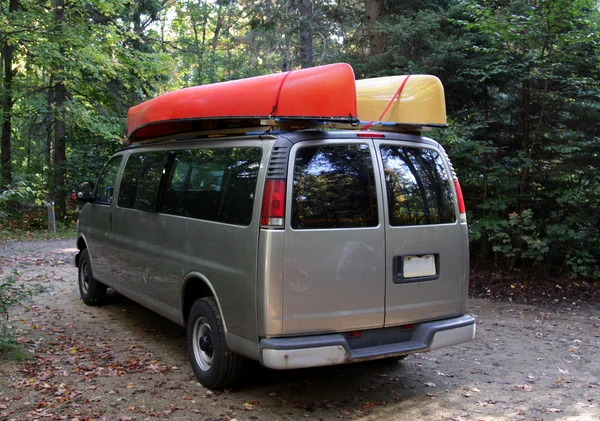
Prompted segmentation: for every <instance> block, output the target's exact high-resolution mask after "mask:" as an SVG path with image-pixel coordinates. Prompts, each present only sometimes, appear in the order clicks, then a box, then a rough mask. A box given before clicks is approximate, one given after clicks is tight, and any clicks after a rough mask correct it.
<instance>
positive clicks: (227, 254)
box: [112, 141, 265, 343]
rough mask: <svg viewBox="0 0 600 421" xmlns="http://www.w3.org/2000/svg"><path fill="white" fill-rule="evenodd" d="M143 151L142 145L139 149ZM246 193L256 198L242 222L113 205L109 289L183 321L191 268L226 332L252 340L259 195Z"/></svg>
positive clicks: (175, 147)
mask: <svg viewBox="0 0 600 421" xmlns="http://www.w3.org/2000/svg"><path fill="white" fill-rule="evenodd" d="M263 144H264V142H259V141H256V142H248V141H246V142H227V143H226V142H222V141H221V142H219V143H218V144H216V143H209V142H206V143H204V144H203V145H202V147H203V148H228V147H232V148H233V147H255V148H256V147H262V146H263ZM169 146H170V147H169V150H175V151H176V150H179V149H184V150H186V149H198V148H197V147H196V148H193V147H190V146H187V145H185V144H184V143H182V144H178V145H173V146H171V145H169ZM155 149H158V150H161V149H160V148H159V147H156V148H155ZM147 150H148V151H152V150H153V148H147ZM162 150H164V148H163V149H162ZM145 151H146V148H144V150H142V151H141V152H142V153H143V152H145ZM264 159H265V157H264V154H263V160H264ZM261 162H262V161H261ZM263 167H264V166H263V165H261V169H260V170H259V173H258V181H257V186H259V185H260V183H261V181H260V180H264V169H263ZM257 191H258V188H257ZM253 196H257V198H256V200H254V201H253V203H252V220H251V221H250V224H249V225H248V226H244V225H234V224H229V223H222V222H215V221H209V220H204V219H197V218H191V217H186V216H178V215H171V214H167V213H156V212H145V211H139V210H135V209H126V208H119V207H118V206H117V208H116V209H115V214H114V227H113V233H112V234H113V237H112V238H113V244H114V245H115V249H118V250H119V251H120V253H119V256H118V258H117V259H116V260H117V261H116V262H115V263H116V265H115V267H117V268H118V269H117V271H116V272H115V273H114V277H115V289H116V290H118V291H119V292H121V293H123V294H124V295H127V296H128V297H130V298H132V299H133V300H135V301H138V302H139V303H141V304H142V305H144V306H146V307H148V308H150V309H152V310H154V311H156V312H158V313H160V314H162V315H164V316H166V317H168V318H170V319H171V320H174V321H176V322H178V323H180V324H183V323H184V320H183V317H182V316H183V303H182V300H181V297H182V290H181V288H182V287H183V280H184V279H186V278H187V275H188V274H189V273H192V272H193V273H198V274H200V275H201V276H202V277H204V278H205V279H207V280H208V282H210V284H211V285H212V287H213V288H214V291H215V293H216V295H217V299H218V302H219V305H220V307H221V312H222V314H223V320H224V322H225V327H226V329H227V332H228V333H230V334H233V335H236V336H237V337H239V338H245V339H248V340H250V341H253V342H255V343H256V342H257V340H258V328H257V323H256V320H257V315H256V299H255V297H256V274H257V270H256V261H257V255H258V250H257V246H258V231H259V217H260V197H259V196H260V195H257V194H256V192H255V193H254V194H253ZM240 206H241V205H240ZM240 341H241V339H240ZM240 341H238V342H240Z"/></svg>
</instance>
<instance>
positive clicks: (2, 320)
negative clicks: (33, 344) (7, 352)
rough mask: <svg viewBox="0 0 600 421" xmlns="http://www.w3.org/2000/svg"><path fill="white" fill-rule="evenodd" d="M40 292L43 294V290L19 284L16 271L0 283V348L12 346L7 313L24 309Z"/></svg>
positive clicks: (11, 333)
mask: <svg viewBox="0 0 600 421" xmlns="http://www.w3.org/2000/svg"><path fill="white" fill-rule="evenodd" d="M41 292H45V288H43V287H41V286H38V287H30V286H27V285H25V284H24V283H22V282H20V274H19V273H18V272H16V271H15V272H13V273H12V275H9V276H7V277H6V278H5V279H4V280H1V281H0V347H2V346H5V345H7V344H14V331H13V328H12V327H11V326H10V325H9V324H8V323H7V322H8V321H9V311H10V310H11V309H12V308H13V307H16V306H21V307H24V308H25V304H26V303H27V302H29V301H31V299H32V297H33V295H34V294H37V293H41Z"/></svg>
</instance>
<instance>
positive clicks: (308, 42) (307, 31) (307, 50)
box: [298, 0, 314, 68]
mask: <svg viewBox="0 0 600 421" xmlns="http://www.w3.org/2000/svg"><path fill="white" fill-rule="evenodd" d="M298 10H299V12H300V51H301V57H300V65H301V66H302V68H305V67H312V66H313V56H314V51H313V28H312V16H313V12H314V11H313V5H312V0H299V1H298Z"/></svg>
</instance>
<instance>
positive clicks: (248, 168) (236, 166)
mask: <svg viewBox="0 0 600 421" xmlns="http://www.w3.org/2000/svg"><path fill="white" fill-rule="evenodd" d="M261 156H262V150H261V149H260V148H222V149H221V148H219V149H198V150H191V151H177V152H176V155H175V159H174V160H173V164H172V165H171V170H170V174H169V179H168V181H167V183H166V186H165V190H164V194H163V197H162V200H161V206H160V210H159V211H160V212H164V213H168V214H171V215H180V216H187V217H190V218H196V219H204V220H208V221H215V222H224V223H227V224H234V225H249V224H250V221H251V220H252V209H253V207H254V196H255V191H256V181H257V178H258V170H259V168H260V159H261Z"/></svg>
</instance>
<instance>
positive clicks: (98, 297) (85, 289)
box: [79, 249, 106, 306]
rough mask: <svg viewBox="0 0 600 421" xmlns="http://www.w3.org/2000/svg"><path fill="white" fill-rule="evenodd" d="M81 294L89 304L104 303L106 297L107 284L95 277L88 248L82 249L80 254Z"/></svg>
mask: <svg viewBox="0 0 600 421" xmlns="http://www.w3.org/2000/svg"><path fill="white" fill-rule="evenodd" d="M79 294H80V295H81V299H82V300H83V302H84V303H86V304H87V305H89V306H97V305H99V304H102V302H103V301H104V299H105V298H106V285H104V284H103V283H101V282H98V281H96V280H95V279H94V275H93V274H92V265H91V264H90V255H89V253H88V251H87V249H83V250H81V254H80V255H79Z"/></svg>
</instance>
